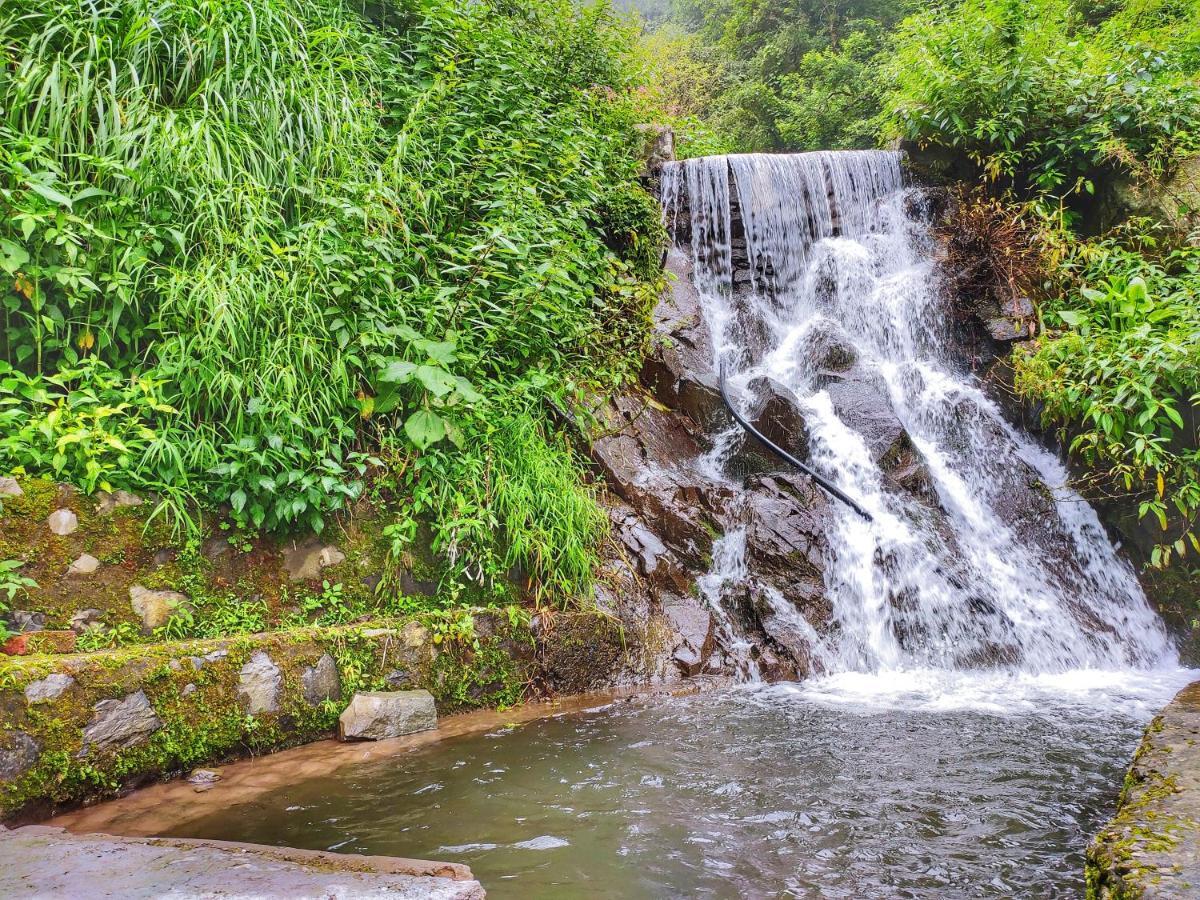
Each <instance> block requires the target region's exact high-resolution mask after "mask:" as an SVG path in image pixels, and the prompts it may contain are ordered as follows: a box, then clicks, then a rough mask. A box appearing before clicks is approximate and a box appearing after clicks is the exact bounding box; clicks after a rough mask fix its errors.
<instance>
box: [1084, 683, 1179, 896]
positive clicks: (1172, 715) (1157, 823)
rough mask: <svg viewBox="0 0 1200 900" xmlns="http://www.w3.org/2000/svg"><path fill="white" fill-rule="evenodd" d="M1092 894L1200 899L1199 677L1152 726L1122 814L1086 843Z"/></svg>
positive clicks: (1130, 777)
mask: <svg viewBox="0 0 1200 900" xmlns="http://www.w3.org/2000/svg"><path fill="white" fill-rule="evenodd" d="M1087 896H1088V897H1089V898H1095V900H1132V898H1154V900H1175V898H1178V900H1185V898H1195V897H1200V681H1198V682H1195V683H1193V684H1191V685H1189V686H1188V687H1186V688H1184V689H1183V690H1182V691H1180V692H1179V693H1178V694H1177V695H1176V696H1175V699H1174V700H1172V701H1171V702H1170V703H1169V704H1168V705H1167V707H1166V709H1164V710H1163V711H1162V713H1161V714H1160V715H1159V716H1158V717H1157V718H1156V719H1155V720H1154V721H1153V722H1151V723H1150V726H1149V727H1148V728H1147V729H1146V734H1145V735H1144V736H1143V738H1142V743H1141V746H1140V747H1138V751H1137V755H1136V756H1134V758H1133V764H1132V765H1131V766H1130V769H1129V774H1128V775H1126V777H1125V786H1124V788H1123V789H1122V790H1121V799H1120V802H1119V804H1118V807H1117V814H1116V816H1115V817H1114V818H1113V819H1112V820H1111V821H1110V822H1109V823H1108V824H1107V825H1106V826H1105V827H1104V829H1103V830H1102V831H1101V832H1100V834H1099V835H1097V836H1096V839H1095V840H1094V841H1093V842H1092V844H1091V846H1090V847H1088V853H1087Z"/></svg>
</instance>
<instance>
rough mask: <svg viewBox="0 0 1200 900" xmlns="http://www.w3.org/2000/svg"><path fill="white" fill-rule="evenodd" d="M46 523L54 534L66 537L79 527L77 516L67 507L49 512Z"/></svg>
mask: <svg viewBox="0 0 1200 900" xmlns="http://www.w3.org/2000/svg"><path fill="white" fill-rule="evenodd" d="M46 524H47V525H49V526H50V531H52V532H53V533H54V534H57V535H58V536H59V537H66V536H67V535H68V534H72V533H73V532H74V531H75V529H77V528H78V527H79V517H78V516H77V515H75V513H73V512H71V511H70V510H69V509H66V508H63V509H56V510H55V511H54V512H52V513H50V518H48V519H47V520H46Z"/></svg>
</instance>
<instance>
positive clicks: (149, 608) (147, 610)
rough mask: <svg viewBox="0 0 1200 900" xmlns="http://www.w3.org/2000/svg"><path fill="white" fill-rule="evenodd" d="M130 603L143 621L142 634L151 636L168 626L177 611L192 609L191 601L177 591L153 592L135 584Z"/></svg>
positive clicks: (132, 588) (130, 594) (131, 589)
mask: <svg viewBox="0 0 1200 900" xmlns="http://www.w3.org/2000/svg"><path fill="white" fill-rule="evenodd" d="M129 603H130V605H131V606H132V607H133V611H134V613H135V614H136V615H137V616H138V617H139V618H140V619H141V620H142V632H143V633H144V634H150V633H151V632H153V631H154V629H155V628H161V627H162V626H163V625H166V624H167V620H168V619H170V618H171V615H172V614H173V613H174V612H175V610H177V609H188V610H190V609H191V600H189V599H188V597H187V596H186V595H185V594H180V593H179V592H177V591H152V590H149V589H148V588H144V587H142V586H141V585H140V584H135V585H134V586H133V587H131V588H130V589H129Z"/></svg>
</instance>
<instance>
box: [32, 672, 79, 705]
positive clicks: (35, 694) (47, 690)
mask: <svg viewBox="0 0 1200 900" xmlns="http://www.w3.org/2000/svg"><path fill="white" fill-rule="evenodd" d="M74 683H75V679H74V678H72V677H71V676H70V675H65V674H63V673H61V672H55V673H54V674H53V675H47V676H46V677H45V678H43V679H41V680H40V681H34V682H32V683H30V684H27V685H25V701H26V702H27V703H41V702H43V701H45V700H53V699H54V698H55V697H59V696H61V695H62V694H63V693H64V692H65V691H66V690H67V688H69V687H71V685H73V684H74Z"/></svg>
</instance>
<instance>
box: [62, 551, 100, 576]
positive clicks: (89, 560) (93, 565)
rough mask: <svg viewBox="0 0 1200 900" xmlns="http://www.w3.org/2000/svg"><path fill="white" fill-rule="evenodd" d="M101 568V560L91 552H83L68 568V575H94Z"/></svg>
mask: <svg viewBox="0 0 1200 900" xmlns="http://www.w3.org/2000/svg"><path fill="white" fill-rule="evenodd" d="M99 568H100V560H98V559H96V557H94V556H92V555H91V554H90V553H84V554H82V555H81V556H80V557H79V558H78V559H77V560H75V562H73V563H71V567H70V568H69V569H68V570H67V574H68V575H92V574H94V573H95V571H96V570H97V569H99Z"/></svg>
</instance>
